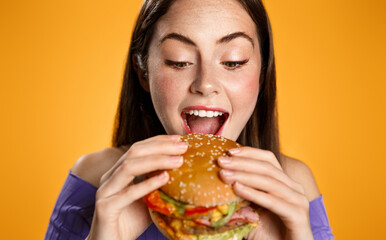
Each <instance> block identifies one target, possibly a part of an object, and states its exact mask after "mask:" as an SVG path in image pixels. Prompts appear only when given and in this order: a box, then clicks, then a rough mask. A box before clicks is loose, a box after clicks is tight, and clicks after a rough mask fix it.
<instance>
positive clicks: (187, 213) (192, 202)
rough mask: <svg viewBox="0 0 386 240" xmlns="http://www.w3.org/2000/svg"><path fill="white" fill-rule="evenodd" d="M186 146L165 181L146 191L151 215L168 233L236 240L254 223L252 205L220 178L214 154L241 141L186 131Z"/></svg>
mask: <svg viewBox="0 0 386 240" xmlns="http://www.w3.org/2000/svg"><path fill="white" fill-rule="evenodd" d="M181 141H183V142H187V143H188V144H189V147H188V149H187V151H186V152H185V153H184V154H183V155H182V156H183V159H184V162H183V164H182V166H181V167H180V168H178V169H173V170H169V171H168V174H169V181H168V182H167V184H165V185H164V186H162V187H161V188H160V189H158V190H155V191H154V192H151V193H150V194H148V195H147V196H145V200H146V204H147V206H148V208H149V212H150V216H151V218H152V220H153V222H154V223H155V225H156V226H157V228H158V229H159V230H160V231H161V232H162V234H163V235H164V236H165V237H167V238H168V239H172V240H182V239H183V240H199V239H204V240H228V239H232V240H240V239H242V238H243V237H244V236H245V235H247V234H248V233H249V232H250V231H251V230H252V229H253V228H255V227H256V226H257V225H258V220H259V215H258V211H257V210H256V209H257V206H254V205H253V204H251V203H250V202H248V201H246V200H244V199H242V198H240V197H239V196H237V195H235V193H234V192H233V190H232V186H230V185H228V184H225V183H224V182H223V181H221V179H220V178H219V176H218V174H219V171H220V168H219V166H218V164H217V159H218V157H220V156H226V155H227V151H228V150H229V149H231V148H237V147H241V145H240V144H239V143H237V142H234V141H232V140H229V139H226V138H224V137H222V136H216V135H211V134H188V135H183V136H182V137H181Z"/></svg>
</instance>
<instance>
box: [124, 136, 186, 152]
mask: <svg viewBox="0 0 386 240" xmlns="http://www.w3.org/2000/svg"><path fill="white" fill-rule="evenodd" d="M174 136H176V135H172V137H170V136H169V135H159V136H155V137H151V138H148V139H145V140H143V141H140V142H136V143H134V144H133V145H132V146H131V147H130V148H129V150H128V151H127V155H128V156H129V157H141V156H148V155H154V154H169V155H177V154H182V153H184V152H185V151H186V150H187V149H188V144H187V143H186V142H181V141H179V139H177V140H176V139H175V137H174ZM177 136H178V135H177Z"/></svg>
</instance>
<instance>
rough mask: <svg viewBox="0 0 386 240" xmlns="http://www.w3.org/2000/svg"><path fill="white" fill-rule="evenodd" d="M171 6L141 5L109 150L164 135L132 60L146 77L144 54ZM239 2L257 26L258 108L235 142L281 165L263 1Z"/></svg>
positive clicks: (164, 2)
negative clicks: (266, 154) (265, 153)
mask: <svg viewBox="0 0 386 240" xmlns="http://www.w3.org/2000/svg"><path fill="white" fill-rule="evenodd" d="M175 1H177V0H145V1H144V2H143V4H142V7H141V10H140V12H139V15H138V18H137V21H136V24H135V27H134V31H133V34H132V38H131V45H130V50H129V53H128V56H127V60H126V67H125V73H124V78H123V84H122V90H121V94H120V99H119V104H118V108H117V112H116V116H115V123H114V132H113V138H112V145H113V147H120V146H122V145H132V144H133V143H135V142H137V141H141V140H143V139H146V138H149V137H152V136H155V135H160V134H166V131H165V129H164V128H163V126H162V124H161V122H160V121H159V119H158V116H157V114H156V112H155V110H154V107H153V104H152V101H151V97H150V93H148V92H146V91H145V90H144V89H143V88H142V87H141V85H140V83H139V78H138V75H137V73H136V72H135V70H134V66H133V64H134V62H133V56H137V62H138V67H140V68H141V69H142V70H143V72H144V74H145V75H146V74H147V59H148V49H149V45H150V41H151V38H152V37H153V33H154V28H155V23H156V22H157V21H158V19H159V18H160V17H161V16H163V15H164V14H166V12H167V11H168V9H169V8H170V6H171V5H172V4H173V3H174V2H175ZM238 2H239V3H240V4H241V5H242V6H243V7H244V8H245V10H246V11H247V12H248V13H249V15H250V17H251V18H252V20H253V21H254V22H255V25H256V32H257V35H258V39H259V44H260V53H261V58H262V64H261V73H260V91H259V95H258V100H257V104H256V107H255V109H254V111H253V113H252V115H251V117H250V119H249V120H248V122H247V124H246V125H245V127H244V129H243V130H242V131H241V133H240V136H239V138H238V139H237V142H239V143H240V144H242V145H244V146H251V147H256V148H261V149H265V150H269V151H272V152H273V153H274V154H275V156H276V158H277V159H278V160H279V162H281V159H280V143H279V133H278V132H279V130H278V120H277V117H278V116H277V107H276V105H277V104H276V101H277V100H276V68H275V57H274V52H273V39H272V32H271V26H270V22H269V18H268V15H267V12H266V10H265V8H264V5H263V3H262V2H261V0H238ZM145 77H146V76H145Z"/></svg>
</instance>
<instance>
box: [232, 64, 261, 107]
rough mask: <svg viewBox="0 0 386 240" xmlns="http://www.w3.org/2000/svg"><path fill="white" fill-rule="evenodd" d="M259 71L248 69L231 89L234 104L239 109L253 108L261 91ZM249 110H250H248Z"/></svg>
mask: <svg viewBox="0 0 386 240" xmlns="http://www.w3.org/2000/svg"><path fill="white" fill-rule="evenodd" d="M259 77H260V72H259V71H256V70H255V71H248V72H246V73H245V74H243V75H241V76H239V77H238V81H237V83H235V84H234V85H233V86H234V87H232V88H230V89H231V92H232V95H233V96H234V98H233V99H234V100H235V102H233V104H234V105H235V106H237V107H238V108H239V109H245V110H246V107H248V108H251V109H253V108H254V107H255V105H254V104H253V106H252V105H251V103H256V101H257V95H258V93H259ZM246 111H248V110H246Z"/></svg>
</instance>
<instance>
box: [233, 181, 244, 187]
mask: <svg viewBox="0 0 386 240" xmlns="http://www.w3.org/2000/svg"><path fill="white" fill-rule="evenodd" d="M234 186H235V187H237V188H244V185H243V184H241V183H239V182H235V183H234Z"/></svg>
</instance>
